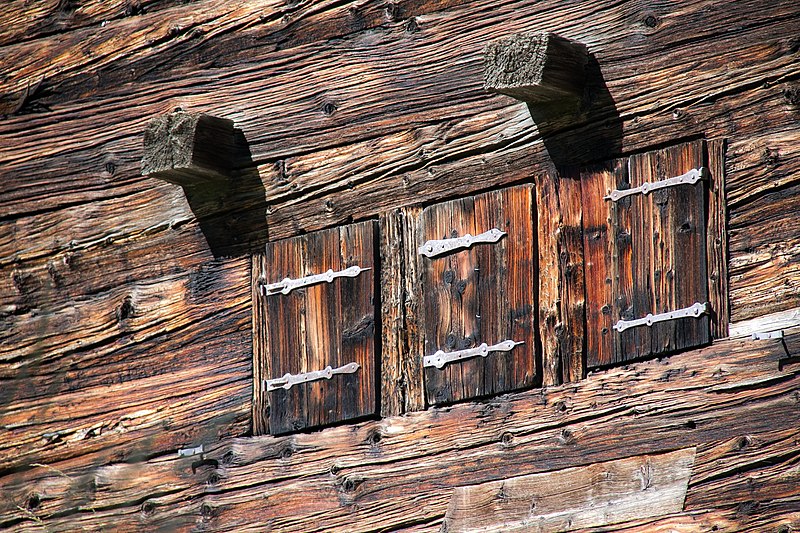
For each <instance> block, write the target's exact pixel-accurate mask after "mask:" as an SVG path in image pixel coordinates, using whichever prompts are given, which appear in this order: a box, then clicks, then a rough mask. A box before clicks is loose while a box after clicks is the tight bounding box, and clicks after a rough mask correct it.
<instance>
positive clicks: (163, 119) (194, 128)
mask: <svg viewBox="0 0 800 533" xmlns="http://www.w3.org/2000/svg"><path fill="white" fill-rule="evenodd" d="M234 153H235V132H234V127H233V121H232V120H229V119H224V118H218V117H213V116H211V115H206V114H204V113H187V112H185V111H180V110H179V111H175V112H173V113H168V114H166V115H161V116H157V117H155V118H153V119H152V120H150V122H149V123H148V125H147V129H146V130H145V132H144V156H143V157H142V174H143V175H146V176H150V177H153V178H158V179H162V180H165V181H168V182H170V183H176V184H178V185H183V186H191V185H198V184H203V183H219V182H223V181H225V180H227V179H228V176H229V175H230V171H231V167H232V166H233V164H232V159H233V154H234Z"/></svg>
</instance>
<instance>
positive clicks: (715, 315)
mask: <svg viewBox="0 0 800 533" xmlns="http://www.w3.org/2000/svg"><path fill="white" fill-rule="evenodd" d="M706 149H707V155H708V169H709V180H708V224H707V226H706V227H707V233H706V242H707V245H706V250H707V254H708V299H709V302H711V308H712V314H711V336H712V338H715V339H719V338H723V337H727V336H728V323H729V322H730V303H729V300H728V225H727V212H726V198H725V141H724V140H723V139H714V140H710V141H708V142H707V147H706Z"/></svg>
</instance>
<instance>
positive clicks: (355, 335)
mask: <svg viewBox="0 0 800 533" xmlns="http://www.w3.org/2000/svg"><path fill="white" fill-rule="evenodd" d="M374 225H375V224H374V223H373V222H362V223H358V224H351V225H347V226H342V227H340V228H334V229H331V230H324V231H320V232H315V233H310V234H308V235H305V236H302V237H295V238H293V239H287V240H283V241H275V242H270V243H269V244H267V248H266V253H265V255H264V258H263V259H262V260H261V261H262V262H263V265H264V269H263V270H262V271H261V272H260V273H259V279H258V284H260V285H268V284H272V283H277V282H280V281H281V280H283V279H285V278H290V279H300V278H303V277H306V276H311V275H315V274H322V273H325V272H327V271H329V270H331V271H333V272H339V271H342V270H344V269H346V268H349V267H352V266H359V267H361V268H365V269H369V270H367V271H362V272H361V273H359V274H358V275H357V276H355V277H341V278H335V279H334V280H333V281H332V282H330V283H328V282H322V283H316V284H314V285H309V286H307V287H301V288H297V289H294V290H292V291H290V292H289V293H288V294H280V293H276V294H272V295H259V297H258V298H257V299H254V300H253V301H254V306H256V307H258V308H259V311H258V312H257V313H255V314H256V315H257V316H258V317H259V318H261V319H263V321H262V322H260V323H259V324H257V325H256V329H259V328H261V329H263V330H265V331H264V333H261V332H259V333H258V335H256V336H255V337H254V339H255V340H256V341H257V342H260V341H264V342H265V344H264V345H263V346H256V347H255V348H254V351H253V354H254V361H253V366H254V367H258V368H259V371H258V374H259V375H260V376H262V377H263V379H275V378H280V377H282V376H284V375H285V374H287V373H288V374H292V375H297V374H301V373H306V372H313V371H318V370H324V369H325V368H326V367H328V366H331V367H332V368H338V367H340V366H343V365H347V364H350V363H357V364H358V365H359V368H358V370H357V371H356V372H355V373H348V374H341V375H334V376H333V377H332V378H331V379H322V380H317V381H311V382H308V383H301V384H298V385H294V386H292V387H290V388H289V389H283V388H279V389H276V390H274V391H270V392H267V391H261V393H260V394H257V395H255V396H254V399H255V400H262V402H263V403H261V404H257V405H256V406H255V410H256V411H258V413H257V414H256V416H255V418H254V421H255V422H256V425H254V432H256V434H261V433H267V432H270V433H272V434H281V433H286V432H289V431H296V430H299V429H306V428H309V427H318V426H323V425H328V424H331V423H335V422H341V421H343V420H352V419H354V418H359V417H363V416H366V415H372V414H374V413H375V410H376V406H377V400H376V390H375V375H376V372H377V368H378V367H377V365H378V361H377V360H376V358H377V356H378V353H379V347H378V346H379V345H377V343H376V338H375V310H374V305H376V304H375V303H374V300H375V297H376V295H375V282H374V279H375V275H376V274H375V272H376V271H378V264H377V263H376V261H375V252H374V243H373V239H374V231H375V230H374ZM377 275H379V272H378V274H377ZM262 299H263V300H266V302H262V301H261V300H262ZM259 386H261V387H264V384H263V380H262V381H261V382H259V383H255V384H254V387H259ZM267 396H268V397H269V398H268V399H267V398H266V397H267ZM267 420H268V425H265V424H266V422H267Z"/></svg>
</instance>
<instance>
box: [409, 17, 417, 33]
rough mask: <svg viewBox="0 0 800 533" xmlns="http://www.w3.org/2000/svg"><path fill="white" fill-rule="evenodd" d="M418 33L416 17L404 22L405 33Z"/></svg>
mask: <svg viewBox="0 0 800 533" xmlns="http://www.w3.org/2000/svg"><path fill="white" fill-rule="evenodd" d="M418 31H419V22H417V18H416V17H411V18H410V19H408V21H407V22H406V32H408V33H417V32H418Z"/></svg>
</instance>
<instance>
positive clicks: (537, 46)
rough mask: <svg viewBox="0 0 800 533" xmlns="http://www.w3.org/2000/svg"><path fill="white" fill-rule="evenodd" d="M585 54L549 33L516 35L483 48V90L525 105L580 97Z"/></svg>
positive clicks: (576, 45) (583, 48) (583, 49)
mask: <svg viewBox="0 0 800 533" xmlns="http://www.w3.org/2000/svg"><path fill="white" fill-rule="evenodd" d="M588 60H589V52H588V50H587V48H586V46H585V45H583V44H581V43H579V42H577V41H572V40H570V39H566V38H564V37H561V36H559V35H556V34H554V33H550V32H538V33H518V34H515V35H512V36H510V37H504V38H502V39H498V40H496V41H492V42H490V43H489V44H487V45H486V47H485V48H484V89H485V90H486V91H489V92H493V93H500V94H505V95H508V96H511V97H513V98H516V99H517V100H522V101H524V102H529V103H542V102H553V101H563V100H572V101H574V100H576V99H580V98H581V97H582V96H583V87H584V84H585V80H586V64H587V62H588Z"/></svg>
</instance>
